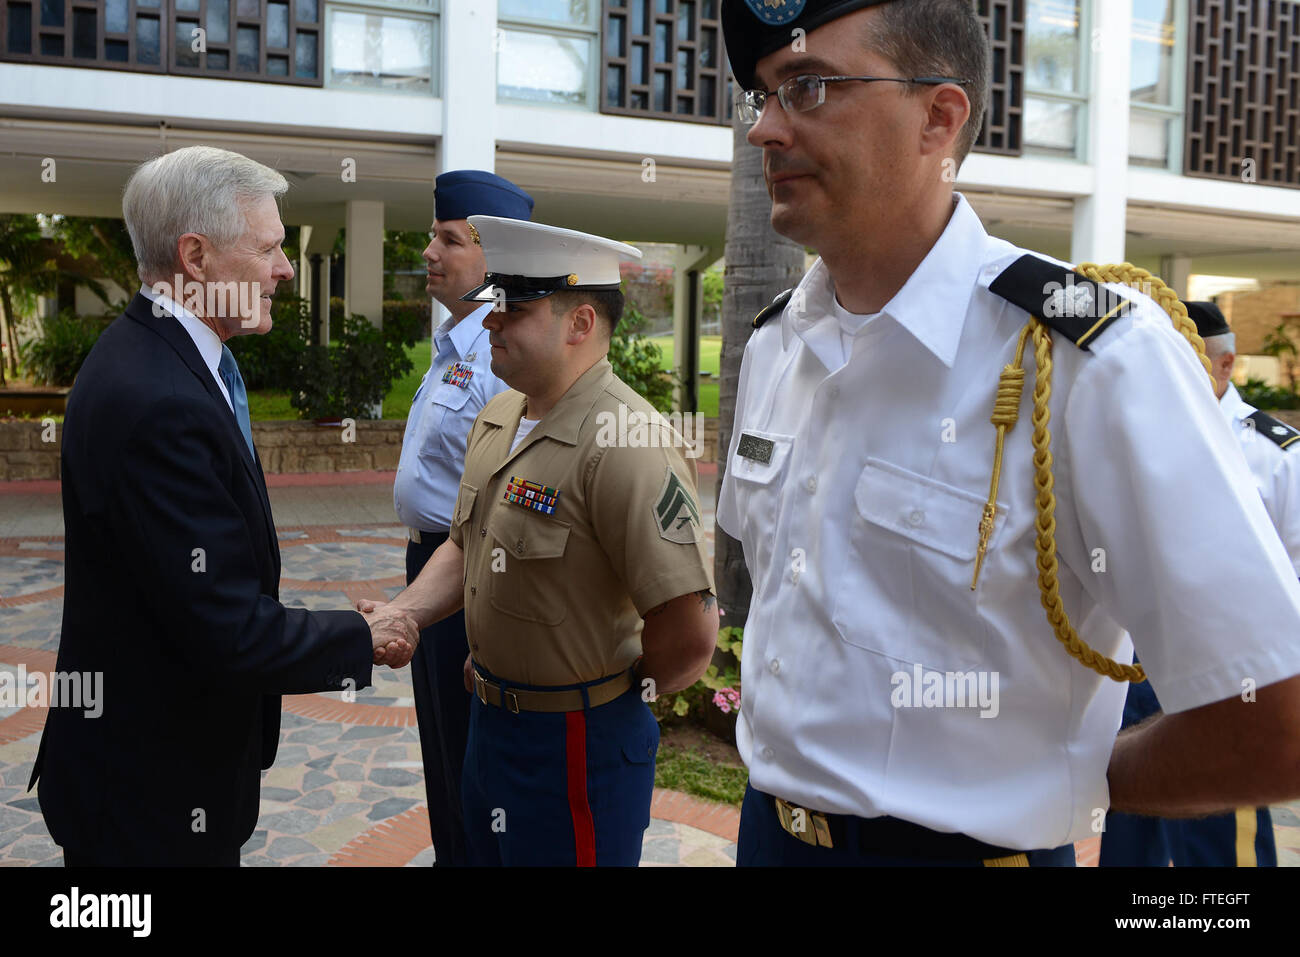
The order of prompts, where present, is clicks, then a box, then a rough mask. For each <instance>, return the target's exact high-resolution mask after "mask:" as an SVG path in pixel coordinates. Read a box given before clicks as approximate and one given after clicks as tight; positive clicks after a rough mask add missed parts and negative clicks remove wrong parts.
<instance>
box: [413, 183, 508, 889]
mask: <svg viewBox="0 0 1300 957" xmlns="http://www.w3.org/2000/svg"><path fill="white" fill-rule="evenodd" d="M433 202H434V224H433V232H432V235H431V237H430V240H429V245H428V247H427V248H426V249H425V250H424V261H425V263H426V264H427V265H428V282H427V284H426V286H425V289H426V290H427V291H428V293H429V295H431V296H432V297H433V298H434V299H436V300H437V301H438V302H440V303H441V304H442V305H443V306H444V307H445V308H446V309H447V311H448V312H449V313H450V315H449V316H448V317H447V319H446V320H445V321H444V322H443V323H442V324H441V325H439V326H438V328H437V329H435V330H434V332H433V346H434V349H433V362H432V364H431V365H430V367H429V371H428V372H427V373H425V376H424V381H423V382H421V383H420V388H419V390H418V391H417V392H416V393H415V398H414V399H413V400H412V401H411V412H410V415H409V416H408V417H407V420H406V434H405V435H404V436H403V437H402V457H401V461H400V462H399V464H398V467H397V478H396V480H395V481H394V483H393V505H394V506H395V507H396V509H397V515H398V518H399V519H400V520H401V522H402V524H403V525H405V526H406V527H407V537H408V539H409V541H408V542H407V544H406V582H407V584H410V583H411V582H413V581H414V580H415V576H416V575H418V574H420V569H421V568H423V567H424V563H425V562H427V561H428V560H429V556H430V555H432V554H433V552H434V549H436V548H437V547H438V546H439V545H441V544H442V543H443V542H445V541H446V540H447V529H448V528H449V527H450V525H451V509H452V506H453V505H454V504H455V502H456V490H457V489H458V488H459V487H460V474H461V472H462V471H463V470H464V468H465V442H466V440H467V439H468V438H469V430H470V426H471V425H473V424H474V419H475V417H476V416H477V415H478V414H479V412H481V411H482V409H483V406H484V405H486V404H487V401H488V400H489V399H490V398H492V397H493V396H494V395H496V394H498V393H500V392H503V391H505V388H506V384H505V383H504V382H502V381H501V380H500V379H498V378H497V377H496V376H495V375H493V374H492V369H491V366H490V362H491V358H492V357H491V354H490V352H489V350H488V343H487V335H488V334H487V330H486V329H484V328H483V317H484V316H485V315H487V312H488V310H489V308H490V306H487V305H483V304H480V303H472V302H465V301H463V300H462V299H461V297H462V296H464V295H465V293H467V292H469V290H470V289H472V288H474V287H475V286H477V285H479V284H480V283H481V282H482V281H483V274H484V273H485V272H487V263H486V262H485V261H484V259H483V249H482V247H481V246H479V244H478V240H477V238H476V236H475V234H474V230H473V229H472V228H471V227H470V225H469V223H468V222H467V221H466V218H467V217H468V216H470V215H471V214H474V213H487V214H491V215H494V216H508V217H513V218H515V219H529V218H531V216H532V210H533V199H532V197H531V196H529V195H528V194H527V193H525V192H524V191H523V190H521V189H520V188H519V187H518V186H516V185H515V184H514V183H512V182H510V181H509V180H506V179H502V178H501V177H500V176H497V175H495V174H494V173H488V172H485V171H484V170H476V169H462V170H452V171H450V172H446V173H443V174H441V175H440V176H439V177H438V178H437V180H436V181H435V182H434V196H433ZM468 652H469V647H468V645H467V644H466V641H465V616H464V615H463V614H461V613H459V612H457V613H456V614H454V615H451V616H450V617H448V618H447V619H445V620H444V621H440V622H438V623H437V624H436V625H433V626H432V627H430V628H426V629H425V630H424V631H423V632H422V633H421V635H420V644H419V646H418V647H417V648H416V652H415V657H414V658H413V659H412V660H411V677H412V681H413V683H414V685H415V714H416V718H417V719H418V721H419V725H420V754H421V758H422V760H423V762H424V792H425V795H426V797H427V798H428V802H429V830H430V832H431V835H432V838H433V849H434V856H435V863H437V864H442V865H448V864H452V865H454V864H464V863H465V828H464V824H463V822H462V819H461V808H460V774H461V766H462V765H463V764H464V762H465V740H466V737H467V736H468V734H469V695H468V694H467V693H466V691H465V688H464V683H463V680H462V678H461V668H462V665H463V663H464V661H465V655H466V654H468Z"/></svg>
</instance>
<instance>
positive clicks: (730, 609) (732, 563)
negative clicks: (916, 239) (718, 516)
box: [713, 118, 804, 627]
mask: <svg viewBox="0 0 1300 957" xmlns="http://www.w3.org/2000/svg"><path fill="white" fill-rule="evenodd" d="M731 127H732V136H733V140H732V152H731V197H730V204H729V205H728V207H727V247H726V263H727V267H726V273H725V274H724V285H723V292H722V368H721V378H720V383H719V393H718V488H719V489H720V488H721V487H722V477H723V475H724V474H725V471H726V467H727V462H726V458H727V450H728V449H729V448H730V447H731V432H732V424H733V421H734V419H735V416H736V387H737V385H738V384H739V382H740V362H741V359H742V358H743V356H744V353H745V343H746V342H748V341H749V334H750V333H751V332H752V331H753V328H752V325H751V323H752V322H753V319H754V316H755V315H757V314H758V313H759V312H760V311H761V310H762V309H763V308H764V307H765V306H767V305H768V303H770V302H771V301H772V299H773V298H775V297H776V296H777V295H778V294H779V293H780V292H782V291H783V290H785V289H789V288H790V287H791V286H793V285H795V283H797V282H798V281H799V277H800V276H802V275H803V265H804V250H803V247H802V246H800V245H798V244H797V243H792V242H791V241H790V240H788V239H785V238H784V237H782V236H779V235H777V233H776V232H775V231H774V230H773V229H772V224H771V221H770V216H771V213H772V201H771V199H770V198H769V197H768V195H767V186H766V184H765V183H764V182H763V151H762V150H761V149H758V148H756V147H753V146H750V145H749V143H748V142H746V140H745V134H746V132H747V131H748V127H746V126H744V125H743V124H742V123H741V122H740V120H739V119H738V118H733V119H732V122H731ZM760 387H761V386H760ZM713 577H714V581H715V582H716V583H717V587H718V606H719V607H720V608H721V609H722V611H723V612H724V613H725V616H726V617H725V618H724V619H723V621H722V624H723V626H724V627H725V626H735V627H743V626H744V624H745V619H746V618H747V617H748V616H749V600H750V596H751V595H752V593H753V585H752V583H751V582H750V579H749V572H748V570H747V569H746V568H745V556H744V554H743V552H742V551H741V547H740V542H738V541H736V539H734V538H732V537H731V536H730V535H728V534H727V533H726V532H724V531H722V529H718V530H717V535H716V538H715V542H714V549H713Z"/></svg>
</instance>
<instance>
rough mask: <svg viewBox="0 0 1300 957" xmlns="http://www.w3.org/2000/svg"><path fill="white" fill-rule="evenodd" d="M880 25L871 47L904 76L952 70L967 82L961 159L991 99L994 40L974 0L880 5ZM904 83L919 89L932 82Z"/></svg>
mask: <svg viewBox="0 0 1300 957" xmlns="http://www.w3.org/2000/svg"><path fill="white" fill-rule="evenodd" d="M875 9H876V10H878V11H880V14H879V16H878V17H876V19H875V24H876V26H877V27H878V28H879V29H878V31H874V32H872V31H869V33H868V37H867V49H868V50H869V51H870V52H872V53H877V54H879V55H880V56H883V57H884V58H885V59H886V60H889V61H890V62H891V63H893V64H894V66H896V67H897V68H898V70H899V72H900V74H901V75H902V76H906V77H918V76H951V77H955V78H957V79H959V80H968V81H969V82H968V83H966V85H965V86H963V87H962V89H963V90H965V91H966V98H967V99H969V100H970V116H969V117H968V118H967V119H966V125H965V126H963V127H962V129H961V132H960V133H959V134H958V135H957V141H956V144H955V148H954V150H953V155H954V158H955V159H956V160H957V165H958V166H961V164H962V161H963V160H965V159H966V154H968V153H969V152H970V151H971V147H973V146H974V145H975V140H976V139H977V138H978V137H979V132H980V127H981V126H982V125H983V122H984V111H985V109H986V107H987V106H988V102H989V81H990V75H989V40H988V37H987V36H986V35H985V33H984V27H983V26H981V24H980V21H979V17H978V16H976V14H975V10H974V8H973V5H972V4H971V0H907V2H906V3H886V4H883V5H881V6H878V7H876V8H875ZM904 89H906V90H909V91H912V92H916V93H920V92H926V91H928V90H930V89H931V87H927V86H909V87H904Z"/></svg>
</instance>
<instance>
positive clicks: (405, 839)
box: [0, 473, 739, 867]
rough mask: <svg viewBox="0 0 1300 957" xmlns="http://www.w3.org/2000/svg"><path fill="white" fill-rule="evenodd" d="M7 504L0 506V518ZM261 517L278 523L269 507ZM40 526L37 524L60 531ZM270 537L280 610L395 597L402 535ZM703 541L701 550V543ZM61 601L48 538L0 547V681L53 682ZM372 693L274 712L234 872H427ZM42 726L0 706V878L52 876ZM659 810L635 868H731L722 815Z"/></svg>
mask: <svg viewBox="0 0 1300 957" xmlns="http://www.w3.org/2000/svg"><path fill="white" fill-rule="evenodd" d="M271 478H272V482H271V483H270V484H272V485H273V491H272V499H273V502H275V499H276V492H275V490H274V479H275V477H274V476H273V477H271ZM325 478H326V479H328V476H326V477H325ZM375 481H376V484H382V483H387V485H388V489H389V490H391V483H392V476H391V474H387V475H385V474H383V473H376V480H375ZM338 491H339V492H340V494H339V495H338V496H334V497H332V498H331V497H330V496H329V495H328V490H327V489H322V488H317V489H315V490H314V491H313V494H314V496H315V498H314V499H313V500H311V501H310V502H307V503H306V505H304V503H303V502H302V501H299V502H298V503H297V506H296V508H295V509H292V510H291V509H286V511H289V512H290V513H291V514H296V515H303V514H308V515H310V514H315V513H327V514H329V515H330V517H336V516H337V515H338V514H339V513H340V512H341V511H346V501H347V498H348V496H350V495H354V494H357V493H358V489H356V488H355V487H353V488H350V489H348V488H344V489H339V490H338ZM385 494H389V495H390V494H391V491H385V490H383V489H380V490H379V491H378V493H377V495H376V497H377V498H378V499H379V500H380V501H382V498H383V495H385ZM322 497H325V498H327V499H330V500H329V501H325V502H321V501H319V500H320V499H321V498H322ZM41 498H42V499H43V498H44V496H41ZM49 498H50V501H49V502H42V503H41V505H42V506H43V507H44V508H46V509H47V510H51V509H52V510H53V513H57V511H58V509H59V497H58V495H57V494H51V495H50V496H49ZM10 502H12V499H11V498H10V499H7V498H6V497H5V496H2V495H0V509H4V508H6V507H8V505H9V504H10ZM372 504H373V503H372ZM24 507H25V508H26V507H30V504H29V501H24ZM273 507H274V508H275V509H276V511H277V513H278V511H279V507H278V503H275V504H274V505H273ZM373 513H374V509H373V508H371V509H370V510H369V511H368V512H365V514H373ZM389 514H391V512H390V513H389ZM28 517H29V518H30V516H28ZM54 517H55V516H54V515H53V514H52V515H51V516H50V521H49V522H47V523H46V524H47V525H48V524H51V523H53V524H56V525H58V526H59V527H60V530H61V523H59V522H54ZM710 517H711V510H710ZM710 524H711V523H710ZM278 533H279V538H280V548H281V554H282V565H283V573H282V578H281V590H280V597H281V599H282V600H283V602H284V603H285V604H286V605H289V606H292V607H299V608H308V609H312V610H317V609H337V608H346V607H350V606H351V605H352V603H353V602H355V601H356V599H358V598H375V599H385V598H391V597H392V596H393V595H395V594H396V593H397V592H398V591H400V590H401V588H402V586H403V584H404V581H405V578H404V574H405V565H404V554H405V530H404V529H402V528H401V527H400V526H396V525H393V524H392V523H391V519H390V520H389V522H388V523H385V524H374V523H370V524H366V523H361V522H359V523H356V524H344V525H338V524H335V525H303V526H296V527H283V528H280V529H278ZM709 541H710V550H711V548H712V534H711V533H710V537H709ZM62 602H63V542H62V538H61V536H55V535H52V534H42V535H39V536H30V537H22V538H0V671H8V672H11V673H16V672H17V670H18V668H19V667H20V666H23V667H25V668H26V671H27V673H28V674H29V675H30V674H31V673H32V672H35V671H46V672H48V671H52V670H53V668H54V663H55V653H56V651H57V649H58V638H59V627H60V618H61V615H62ZM373 680H374V685H373V686H372V687H369V688H364V689H360V690H359V691H357V692H356V694H355V700H353V701H344V700H343V696H342V694H341V693H333V694H319V695H290V696H286V697H285V698H284V699H283V700H284V710H283V714H282V716H281V733H280V748H279V752H278V754H277V755H276V760H275V764H274V765H273V766H272V767H271V768H270V769H269V770H268V771H266V772H265V773H264V774H263V780H262V792H261V797H262V803H261V815H260V817H259V820H258V824H257V829H256V831H255V832H254V833H253V836H252V838H251V839H250V840H249V842H248V843H247V844H246V845H245V846H244V848H243V853H242V855H241V858H242V863H243V864H244V866H248V867H280V866H297V867H303V866H319V865H341V866H347V865H405V866H424V865H428V864H430V863H432V861H433V849H432V848H431V847H430V846H429V831H428V812H427V809H426V807H425V800H424V775H423V768H422V766H421V763H420V744H419V734H418V731H417V728H416V721H415V710H414V697H413V693H412V690H411V679H410V670H409V669H402V670H400V671H392V670H391V669H388V668H378V669H376V670H375V672H374V679H373ZM43 723H44V715H43V712H42V709H40V708H21V707H3V706H0V866H31V865H36V866H59V865H61V864H62V859H63V858H62V851H61V850H60V849H59V847H58V846H57V845H56V844H54V842H53V841H52V840H51V839H50V836H49V833H48V831H47V830H46V827H45V823H44V820H43V819H42V817H41V814H40V807H39V805H38V803H37V800H36V794H35V792H31V793H28V792H27V790H26V788H27V781H28V778H29V777H30V776H31V771H32V763H33V761H34V760H35V757H36V750H37V747H38V745H39V743H40V730H41V727H42V726H43ZM665 802H667V803H666V804H665ZM661 805H663V806H666V807H667V809H666V810H656V811H655V812H654V813H655V815H656V819H655V820H654V821H653V822H652V826H651V828H650V829H649V830H648V831H647V833H646V853H645V856H644V857H645V859H644V863H645V865H646V866H663V865H672V864H689V865H705V866H707V865H714V866H733V865H734V860H735V844H734V842H735V833H736V827H737V825H738V822H739V815H738V813H737V812H736V811H735V809H734V808H729V807H724V806H721V805H710V804H708V803H707V802H703V801H698V800H696V799H693V798H687V797H686V796H685V795H673V794H672V792H663V793H660V794H657V795H656V803H655V806H656V808H660V806H661ZM692 822H693V823H692ZM695 825H699V826H695ZM704 828H712V831H710V830H705V829H704Z"/></svg>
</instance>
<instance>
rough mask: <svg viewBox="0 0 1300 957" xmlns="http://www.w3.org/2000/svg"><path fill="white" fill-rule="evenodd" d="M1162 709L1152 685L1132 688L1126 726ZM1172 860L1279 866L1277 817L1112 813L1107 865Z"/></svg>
mask: <svg viewBox="0 0 1300 957" xmlns="http://www.w3.org/2000/svg"><path fill="white" fill-rule="evenodd" d="M1135 660H1136V659H1135ZM1159 710H1160V702H1159V701H1158V700H1157V699H1156V693H1155V691H1154V690H1153V689H1152V687H1151V682H1149V681H1143V682H1141V683H1140V684H1129V686H1128V697H1127V698H1126V699H1125V700H1124V721H1123V723H1122V725H1121V728H1127V727H1131V726H1132V725H1135V724H1137V723H1139V722H1140V721H1143V720H1144V719H1146V718H1149V717H1150V716H1151V715H1153V714H1155V713H1157V712H1158V711H1159ZM1170 861H1172V862H1173V863H1174V866H1176V867H1251V866H1257V867H1276V866H1277V846H1276V845H1275V844H1274V842H1273V818H1272V815H1270V814H1269V810H1268V808H1266V807H1259V808H1241V809H1239V810H1237V811H1235V812H1229V813H1227V814H1216V815H1214V816H1213V817H1205V818H1194V819H1173V818H1163V817H1144V816H1142V815H1138V814H1124V813H1122V812H1119V811H1110V812H1107V814H1106V830H1105V831H1104V832H1103V833H1102V835H1101V856H1100V859H1099V860H1098V863H1099V864H1100V865H1101V866H1102V867H1168V866H1169V862H1170Z"/></svg>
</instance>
